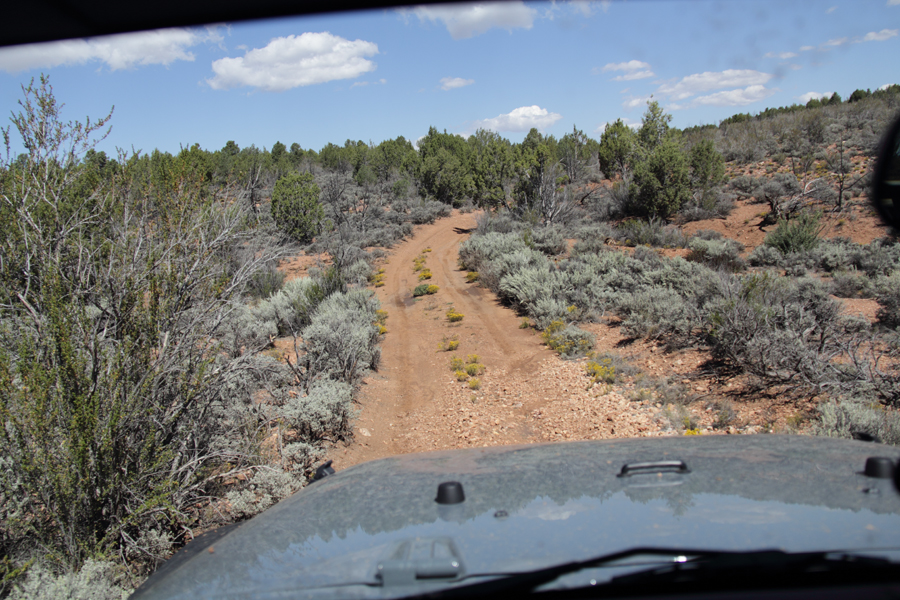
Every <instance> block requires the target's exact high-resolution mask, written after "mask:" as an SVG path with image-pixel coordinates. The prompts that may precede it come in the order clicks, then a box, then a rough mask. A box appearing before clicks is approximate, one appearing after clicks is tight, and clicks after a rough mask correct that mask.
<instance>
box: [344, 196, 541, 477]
mask: <svg viewBox="0 0 900 600" xmlns="http://www.w3.org/2000/svg"><path fill="white" fill-rule="evenodd" d="M474 227H475V218H474V216H473V215H472V214H461V213H458V212H456V211H454V214H453V215H452V216H451V217H449V218H446V219H441V220H439V221H437V222H436V223H434V224H432V225H425V226H421V227H418V228H417V229H416V231H415V234H414V236H413V237H412V238H410V239H409V240H407V241H405V242H403V243H402V244H399V245H398V246H396V247H395V248H394V249H393V250H391V251H390V254H389V256H388V258H387V260H386V262H385V264H384V265H382V266H383V268H384V270H385V278H384V281H385V285H384V286H383V287H381V288H377V290H376V293H377V294H378V297H379V299H380V300H381V304H382V308H383V309H385V310H386V311H387V314H388V320H387V329H388V332H387V334H385V336H384V337H383V341H382V345H381V364H380V366H379V369H378V372H377V373H374V374H372V376H370V377H368V378H367V379H366V380H365V384H364V385H363V386H362V390H361V393H360V395H359V408H360V409H361V412H360V415H359V418H358V420H357V422H356V424H355V427H354V440H353V442H352V444H351V445H350V446H349V447H344V446H341V445H339V446H336V447H334V448H332V450H331V452H329V457H330V458H334V460H335V466H336V467H339V468H346V467H347V466H350V465H352V464H356V463H360V462H364V461H367V460H371V459H375V458H381V457H385V456H391V455H394V454H402V453H407V452H416V451H421V450H431V449H437V448H452V447H458V446H460V445H466V446H467V445H469V443H468V442H467V441H466V440H467V438H466V437H461V433H462V432H460V433H459V434H458V433H456V429H459V427H458V424H459V420H460V419H459V413H460V410H461V409H462V410H465V411H467V412H472V413H484V410H485V409H487V408H488V405H496V406H493V407H492V408H496V409H506V410H503V412H504V413H508V414H504V415H503V423H504V426H503V428H502V435H501V431H500V429H498V428H499V427H500V426H499V424H498V425H493V422H494V421H499V420H500V416H499V415H497V416H493V415H492V416H493V417H494V418H492V419H491V420H490V421H491V427H492V429H493V430H497V435H496V436H495V437H496V438H498V439H496V440H495V441H497V442H501V443H504V444H510V443H521V442H527V441H536V440H532V436H531V435H530V433H529V431H528V427H527V425H525V423H526V421H527V415H526V414H525V407H524V406H523V403H522V402H521V401H519V402H515V399H514V398H510V399H508V400H509V401H508V402H504V401H502V400H500V398H501V396H502V394H503V391H502V390H503V388H502V387H500V386H502V384H501V383H500V378H505V379H509V378H512V379H516V380H525V379H527V378H528V376H529V375H530V374H532V373H534V372H535V371H536V370H537V369H538V367H539V365H540V364H541V363H542V361H544V360H545V359H547V358H550V357H551V356H552V353H551V352H550V351H549V350H548V349H547V348H546V347H545V346H543V344H542V343H541V340H540V337H539V336H538V335H536V334H535V332H534V331H532V330H530V329H519V323H520V322H521V319H520V318H519V317H517V316H516V314H515V313H514V312H513V311H512V310H511V309H509V308H507V307H504V306H502V305H501V304H500V303H499V302H498V301H497V299H496V297H495V296H494V294H492V293H490V292H489V291H488V290H486V289H484V288H481V287H479V286H478V285H477V284H474V283H469V282H467V281H466V278H465V275H466V272H465V271H462V270H460V268H459V266H458V264H457V259H458V250H459V244H460V243H461V242H463V241H464V240H466V239H467V238H468V236H469V233H470V231H471V230H472V229H473V228H474ZM429 248H430V252H423V251H424V250H426V249H429ZM421 254H424V256H425V257H426V265H425V266H426V267H427V268H428V269H430V270H431V272H432V277H431V279H430V280H429V281H427V283H433V284H435V285H437V286H439V288H440V291H439V292H438V293H437V294H434V295H431V296H422V297H419V298H413V296H412V290H413V288H414V287H415V286H416V285H418V284H419V283H421V282H420V281H419V279H418V273H416V272H415V271H414V260H415V258H416V257H417V256H419V255H421ZM451 306H452V307H453V308H454V309H455V310H456V311H457V312H460V313H462V314H463V315H464V319H463V320H462V321H461V322H459V323H450V322H449V321H448V319H447V317H446V312H447V310H448V309H449V308H450V307H451ZM452 336H456V338H457V339H458V340H459V342H460V344H459V348H458V349H457V350H456V351H455V352H452V353H451V352H442V351H439V350H438V347H439V345H440V343H441V342H442V340H444V339H445V338H447V339H450V338H451V337H452ZM469 354H477V355H478V356H479V357H480V359H479V360H480V362H481V363H483V364H484V365H485V366H486V367H487V371H486V373H485V374H484V375H482V376H481V377H480V379H481V381H482V382H484V383H483V387H482V389H479V390H477V391H476V390H471V389H470V388H469V387H468V385H467V383H465V382H463V383H461V382H458V381H456V378H455V377H454V376H453V373H452V372H451V370H450V369H449V361H450V357H451V356H459V357H460V358H463V359H465V358H466V357H467V355H469ZM491 381H493V382H495V384H496V385H495V386H493V387H497V390H496V392H497V393H496V394H494V393H491V392H490V388H491V387H492V386H490V385H489V382H491ZM479 402H480V403H481V406H479ZM516 404H518V406H515V405H516ZM458 405H459V406H458ZM473 409H474V410H473ZM448 412H452V413H453V418H450V417H448ZM483 420H485V422H487V417H485V419H483ZM515 421H518V423H515ZM476 438H477V436H476ZM481 439H482V440H483V441H487V440H486V439H485V438H481ZM477 441H478V440H477V439H476V442H477ZM458 442H462V444H460V443H458Z"/></svg>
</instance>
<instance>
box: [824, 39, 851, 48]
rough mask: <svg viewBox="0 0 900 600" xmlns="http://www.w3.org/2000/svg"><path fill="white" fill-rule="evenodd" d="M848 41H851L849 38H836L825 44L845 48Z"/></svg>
mask: <svg viewBox="0 0 900 600" xmlns="http://www.w3.org/2000/svg"><path fill="white" fill-rule="evenodd" d="M848 41H849V38H845V37H842V38H835V39H833V40H828V41H827V42H825V45H826V46H843V45H844V44H846V43H847V42H848Z"/></svg>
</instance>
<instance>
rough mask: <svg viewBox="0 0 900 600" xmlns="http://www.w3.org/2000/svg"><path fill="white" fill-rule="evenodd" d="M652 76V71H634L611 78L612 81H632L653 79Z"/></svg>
mask: <svg viewBox="0 0 900 600" xmlns="http://www.w3.org/2000/svg"><path fill="white" fill-rule="evenodd" d="M653 75H654V73H653V71H634V72H632V73H626V74H625V75H618V76H616V77H613V81H634V80H635V79H647V78H648V77H653Z"/></svg>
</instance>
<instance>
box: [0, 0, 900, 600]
mask: <svg viewBox="0 0 900 600" xmlns="http://www.w3.org/2000/svg"><path fill="white" fill-rule="evenodd" d="M898 24H900V4H898V3H897V2H896V0H889V1H887V2H885V0H878V1H876V2H863V3H860V2H852V3H851V2H849V1H847V2H842V1H828V2H804V3H784V2H724V3H723V2H639V3H633V4H632V3H624V2H557V3H522V2H506V3H502V4H483V5H466V4H460V5H439V6H435V5H432V6H427V7H425V6H419V7H415V6H413V7H408V8H397V9H382V10H374V11H368V12H360V13H348V14H340V15H320V16H313V17H303V18H287V19H278V20H267V21H259V22H247V23H237V24H230V23H223V24H213V25H209V26H206V27H193V28H179V29H167V30H160V31H150V32H140V33H132V34H121V35H116V36H110V37H103V38H92V39H85V40H68V41H62V42H52V43H48V44H41V45H31V46H18V47H9V48H5V49H0V72H2V73H0V77H2V79H3V81H4V85H3V86H0V90H2V92H0V94H2V95H0V107H3V108H4V109H5V110H6V111H8V113H7V114H10V116H11V120H10V121H9V122H7V123H6V124H5V125H4V128H6V127H8V129H5V135H4V140H5V143H6V150H5V152H4V154H3V158H2V161H0V219H2V226H0V242H2V246H3V250H2V258H0V388H2V389H0V400H2V403H0V414H2V419H3V423H4V427H2V428H0V435H2V443H0V448H2V451H0V461H2V465H3V469H2V472H3V475H2V477H0V482H2V483H0V494H2V498H3V502H2V510H3V516H2V529H0V532H2V536H3V537H2V540H3V544H4V545H3V562H2V563H0V565H2V573H3V582H4V583H3V584H2V586H3V587H2V588H0V593H7V592H9V591H12V592H13V594H14V595H18V596H25V597H27V596H28V595H29V594H30V593H32V592H33V591H34V590H37V589H40V588H46V587H47V586H50V585H57V586H60V587H59V589H75V588H76V587H78V586H82V587H84V589H85V590H86V591H85V592H84V594H85V597H89V596H93V597H99V596H98V594H100V593H101V592H98V591H97V590H99V589H100V588H101V587H102V593H103V594H107V595H109V596H110V597H113V596H115V595H116V594H119V593H120V592H121V591H122V590H128V589H132V588H134V587H135V586H137V585H139V584H140V582H141V581H142V580H143V579H144V578H145V577H146V576H147V575H148V574H150V573H152V572H153V571H154V570H155V569H156V568H157V567H158V565H159V564H161V563H162V561H164V560H165V559H166V558H168V557H169V556H171V554H172V553H173V552H174V551H175V550H177V549H178V548H180V547H182V546H183V545H184V544H185V543H187V542H189V541H190V540H191V539H193V538H194V537H195V536H197V535H199V534H201V533H203V532H205V531H208V530H211V529H213V528H215V527H217V526H220V525H224V524H229V523H233V522H236V521H240V520H243V519H247V518H249V517H251V516H253V515H256V514H259V513H261V512H263V511H265V510H266V509H267V508H269V507H271V506H273V505H274V504H275V503H277V502H278V501H279V500H281V499H284V498H286V497H288V496H290V495H291V494H293V493H294V492H296V491H298V490H300V489H301V488H303V487H305V486H306V485H307V484H308V483H309V481H310V480H311V479H312V477H313V476H314V474H315V472H316V468H317V467H318V466H319V465H321V464H322V463H324V462H325V461H328V460H331V461H333V462H332V466H333V467H334V468H336V469H338V470H343V469H346V468H348V467H350V466H353V465H356V464H359V463H363V462H366V461H369V460H372V459H377V458H383V457H387V456H392V455H396V454H405V453H413V452H421V451H426V450H445V449H457V448H470V447H483V446H501V445H511V444H535V443H543V442H555V441H571V440H594V439H612V438H634V437H660V436H684V435H690V436H707V435H749V434H760V433H772V432H776V433H797V434H814V435H826V436H832V437H844V438H857V439H871V440H878V441H881V442H885V443H890V444H897V443H900V417H898V415H897V412H896V409H897V405H898V402H900V376H898V373H897V368H896V352H897V343H898V337H897V329H896V328H897V326H898V325H900V316H898V315H900V313H898V310H900V292H898V290H900V274H898V265H900V262H898V261H900V246H898V245H897V244H896V242H895V239H894V238H893V237H891V235H890V231H889V230H888V229H887V228H886V227H884V226H883V225H882V223H881V222H880V221H879V219H878V217H877V216H876V215H875V213H874V212H873V210H872V209H871V207H870V205H869V200H868V197H867V191H868V189H869V186H870V184H871V173H872V167H873V160H874V156H875V154H876V152H877V149H878V142H879V138H880V136H881V133H882V132H883V131H884V129H885V128H886V127H887V125H888V123H889V122H890V121H891V120H892V119H893V118H894V117H895V116H896V114H897V112H898V110H900V86H898V85H897V84H898V81H897V78H896V61H895V60H892V59H891V57H893V56H896V55H897V54H898V44H900V35H898V31H900V25H898ZM113 107H114V108H113ZM86 116H87V118H86ZM85 586H86V587H85ZM92 586H93V587H92ZM98 586H100V587H98ZM78 589H81V588H78ZM79 593H81V592H79Z"/></svg>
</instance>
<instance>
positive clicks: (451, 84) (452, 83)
mask: <svg viewBox="0 0 900 600" xmlns="http://www.w3.org/2000/svg"><path fill="white" fill-rule="evenodd" d="M473 83H475V80H474V79H463V78H462V77H444V78H443V79H441V89H442V90H453V89H456V88H461V87H466V86H467V85H472V84H473Z"/></svg>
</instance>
